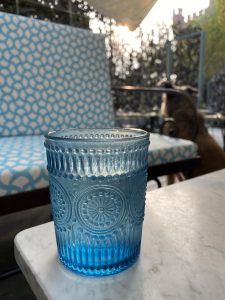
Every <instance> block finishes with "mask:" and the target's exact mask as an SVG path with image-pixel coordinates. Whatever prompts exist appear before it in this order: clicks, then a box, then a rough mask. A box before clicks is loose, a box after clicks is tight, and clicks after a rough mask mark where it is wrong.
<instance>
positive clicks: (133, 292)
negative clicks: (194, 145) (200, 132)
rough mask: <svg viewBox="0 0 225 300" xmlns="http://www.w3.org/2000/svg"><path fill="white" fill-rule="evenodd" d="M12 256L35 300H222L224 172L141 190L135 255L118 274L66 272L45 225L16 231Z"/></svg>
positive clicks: (224, 291)
mask: <svg viewBox="0 0 225 300" xmlns="http://www.w3.org/2000/svg"><path fill="white" fill-rule="evenodd" d="M15 257H16V260H17V262H18V264H19V266H20V268H21V270H22V272H23V274H24V275H25V277H26V279H27V281H28V282H29V284H30V286H31V288H32V289H33V291H34V293H35V295H36V296H37V298H38V299H54V300H62V299H63V300H72V299H73V300H74V299H77V300H83V299H88V300H120V299H121V300H122V299H123V300H126V299H127V300H128V299H129V300H132V299H135V300H149V299H150V300H151V299H153V300H155V299H156V300H160V299H162V300H164V299H165V300H168V299H171V300H178V299H181V300H190V299H198V300H200V299H204V300H206V299H207V300H211V299H216V300H220V299H221V300H224V299H225V169H224V170H221V171H217V172H214V173H210V174H207V175H205V176H201V177H198V178H195V179H192V180H188V181H184V182H181V183H178V184H174V185H171V186H168V187H165V188H162V189H158V190H156V191H152V192H149V193H147V204H146V214H145V221H144V229H143V238H142V249H141V254H140V258H139V259H138V261H137V263H136V264H135V265H134V266H133V267H131V268H130V269H128V270H126V271H124V272H122V273H119V274H117V275H114V276H109V277H104V278H90V277H82V276H80V275H77V274H75V273H73V272H70V271H69V270H67V269H65V268H64V267H63V266H62V265H61V263H60V262H59V261H58V259H57V251H56V243H55V237H54V228H53V223H52V222H50V223H46V224H43V225H40V226H37V227H33V228H30V229H27V230H25V231H22V232H20V233H19V234H18V235H17V236H16V238H15Z"/></svg>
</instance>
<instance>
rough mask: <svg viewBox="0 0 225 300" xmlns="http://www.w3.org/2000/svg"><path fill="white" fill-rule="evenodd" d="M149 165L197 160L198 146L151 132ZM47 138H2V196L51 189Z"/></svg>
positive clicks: (0, 143) (38, 136)
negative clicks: (46, 146)
mask: <svg viewBox="0 0 225 300" xmlns="http://www.w3.org/2000/svg"><path fill="white" fill-rule="evenodd" d="M150 141H151V144H150V151H149V165H150V166H153V165H159V164H163V163H167V162H173V161H179V160H184V159H188V158H192V157H195V156H196V155H197V146H196V145H195V144H194V143H192V142H190V141H186V140H181V139H174V138H170V137H167V136H162V135H159V134H154V133H151V135H150ZM46 166H47V162H46V154H45V148H44V137H43V136H42V135H36V136H23V137H22V136H21V137H2V138H0V196H4V195H10V194H16V193H20V192H25V191H29V190H35V189H39V188H43V187H47V186H48V173H47V170H46Z"/></svg>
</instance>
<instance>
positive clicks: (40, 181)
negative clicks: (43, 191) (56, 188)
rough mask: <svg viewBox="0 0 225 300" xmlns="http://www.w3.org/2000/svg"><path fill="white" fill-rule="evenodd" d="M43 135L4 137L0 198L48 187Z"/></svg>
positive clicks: (0, 152) (0, 151)
mask: <svg viewBox="0 0 225 300" xmlns="http://www.w3.org/2000/svg"><path fill="white" fill-rule="evenodd" d="M46 164H47V162H46V154H45V148H44V137H43V136H19V137H1V138H0V196H4V195H9V194H17V193H20V192H25V191H29V190H35V189H39V188H43V187H47V186H48V173H47V170H46Z"/></svg>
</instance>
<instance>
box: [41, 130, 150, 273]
mask: <svg viewBox="0 0 225 300" xmlns="http://www.w3.org/2000/svg"><path fill="white" fill-rule="evenodd" d="M148 145H149V135H148V133H147V132H145V131H143V130H138V129H67V130H62V131H55V132H52V133H49V134H48V135H47V136H46V139H45V147H46V153H47V161H48V172H49V187H50V196H51V204H52V214H53V220H54V224H55V233H56V240H57V246H58V254H59V258H60V260H61V261H62V263H63V264H64V265H65V266H66V267H68V268H69V269H71V270H73V271H76V272H78V273H82V274H84V275H92V276H103V275H110V274H115V273H118V272H121V271H122V270H125V269H127V268H128V267H129V266H131V265H132V264H133V263H134V262H135V261H136V259H137V258H138V255H139V252H140V246H141V233H142V223H143V219H144V207H145V191H146V183H147V174H146V173H147V172H146V170H147V162H148V159H147V155H148Z"/></svg>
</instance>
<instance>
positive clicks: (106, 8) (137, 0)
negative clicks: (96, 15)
mask: <svg viewBox="0 0 225 300" xmlns="http://www.w3.org/2000/svg"><path fill="white" fill-rule="evenodd" d="M156 1H157V0H87V2H88V3H89V4H90V5H92V6H93V7H94V8H95V9H96V10H97V11H99V12H100V13H101V14H103V15H104V16H105V17H109V18H112V19H115V20H116V21H117V23H118V24H120V25H126V26H128V27H129V29H130V30H134V29H135V28H136V27H137V26H138V25H139V24H140V23H141V22H142V20H143V19H144V18H145V17H146V15H147V14H148V13H149V11H150V10H151V8H152V7H153V5H154V4H155V3H156Z"/></svg>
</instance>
